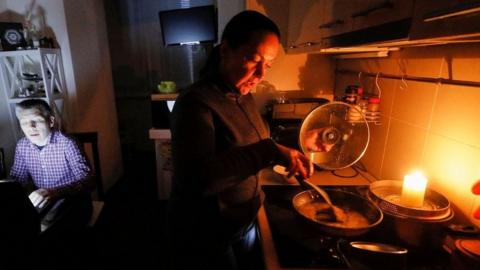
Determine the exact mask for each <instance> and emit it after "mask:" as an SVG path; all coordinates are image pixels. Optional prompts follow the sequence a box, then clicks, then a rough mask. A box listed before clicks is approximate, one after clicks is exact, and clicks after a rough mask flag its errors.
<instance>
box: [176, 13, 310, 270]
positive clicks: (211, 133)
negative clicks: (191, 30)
mask: <svg viewBox="0 0 480 270" xmlns="http://www.w3.org/2000/svg"><path fill="white" fill-rule="evenodd" d="M279 39H280V33H279V30H278V28H277V26H276V25H275V23H273V22H272V21H271V20H270V19H268V18H267V17H265V16H264V15H262V14H260V13H258V12H255V11H244V12H241V13H239V14H237V15H236V16H234V17H233V18H232V19H231V20H230V21H229V23H228V24H227V25H226V27H225V30H224V32H223V35H222V39H221V44H220V45H219V46H217V47H216V48H215V49H214V51H213V53H212V55H211V57H210V59H209V63H208V67H207V72H206V74H205V76H204V78H203V79H201V80H200V81H199V82H197V83H195V84H194V85H192V86H190V87H189V88H188V89H186V90H185V91H182V93H181V95H180V96H179V97H178V99H177V101H176V104H175V107H174V109H173V114H172V126H171V131H172V155H173V164H174V176H173V187H172V194H171V199H170V203H169V217H168V230H169V232H168V234H169V238H170V239H169V244H170V246H169V247H168V248H169V249H170V251H172V256H170V258H171V260H172V267H173V268H175V269H192V268H195V269H237V268H248V266H247V265H244V264H245V262H246V261H248V260H247V259H244V258H252V256H249V255H248V254H249V253H248V252H249V251H251V249H252V244H253V240H254V239H255V226H254V225H253V224H254V220H255V217H256V215H257V211H258V209H259V208H260V206H261V204H262V200H263V194H262V192H261V189H260V184H259V179H258V177H257V176H256V174H257V173H258V172H259V171H260V170H261V169H263V168H265V167H267V166H271V165H273V164H276V163H282V164H284V165H287V166H288V171H289V172H290V175H293V174H295V173H298V174H300V175H302V176H303V177H309V176H310V175H311V173H312V171H313V166H312V164H311V162H310V160H309V159H308V158H307V157H305V156H304V155H303V154H301V153H300V152H298V151H296V150H293V149H289V148H287V147H284V146H281V145H279V144H276V143H274V142H273V141H272V140H270V139H269V130H268V127H267V126H266V125H265V123H264V121H263V120H262V117H261V115H260V114H259V112H258V111H257V110H256V106H255V104H254V101H253V98H252V95H251V94H250V91H251V90H252V89H253V88H254V87H255V86H256V85H257V84H258V83H259V82H260V81H261V80H262V79H263V77H264V75H265V72H266V70H267V69H268V68H269V67H270V66H271V64H272V62H273V60H274V59H275V57H276V56H277V53H278V50H279V47H280V43H279Z"/></svg>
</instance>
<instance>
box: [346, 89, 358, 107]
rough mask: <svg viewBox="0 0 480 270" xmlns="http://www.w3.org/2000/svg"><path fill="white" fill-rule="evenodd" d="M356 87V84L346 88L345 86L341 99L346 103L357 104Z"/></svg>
mask: <svg viewBox="0 0 480 270" xmlns="http://www.w3.org/2000/svg"><path fill="white" fill-rule="evenodd" d="M357 89H358V86H356V85H349V86H347V88H345V96H344V97H343V101H344V102H345V103H348V104H357V99H358V94H357Z"/></svg>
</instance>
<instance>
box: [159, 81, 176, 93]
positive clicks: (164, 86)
mask: <svg viewBox="0 0 480 270" xmlns="http://www.w3.org/2000/svg"><path fill="white" fill-rule="evenodd" d="M157 89H158V92H160V93H162V94H171V93H175V92H176V91H177V85H176V84H175V82H174V81H162V82H160V84H159V85H157Z"/></svg>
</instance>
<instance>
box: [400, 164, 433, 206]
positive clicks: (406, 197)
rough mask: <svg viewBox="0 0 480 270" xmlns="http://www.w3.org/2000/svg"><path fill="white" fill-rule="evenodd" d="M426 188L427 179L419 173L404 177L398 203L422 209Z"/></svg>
mask: <svg viewBox="0 0 480 270" xmlns="http://www.w3.org/2000/svg"><path fill="white" fill-rule="evenodd" d="M426 187H427V178H425V176H424V175H423V174H422V173H421V172H414V173H412V174H407V175H405V177H404V178H403V187H402V195H401V197H400V203H401V204H402V205H403V206H407V207H422V206H423V199H424V196H425V189H426Z"/></svg>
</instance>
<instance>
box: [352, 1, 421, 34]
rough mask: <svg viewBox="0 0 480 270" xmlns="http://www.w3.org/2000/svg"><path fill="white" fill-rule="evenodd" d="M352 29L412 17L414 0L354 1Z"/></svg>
mask: <svg viewBox="0 0 480 270" xmlns="http://www.w3.org/2000/svg"><path fill="white" fill-rule="evenodd" d="M353 2H354V3H355V7H354V8H353V12H352V13H351V14H350V16H351V18H352V24H353V25H352V31H356V30H361V29H365V28H369V27H375V26H378V25H382V24H386V23H389V22H394V21H399V20H403V19H407V18H411V16H412V14H413V0H365V1H353Z"/></svg>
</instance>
